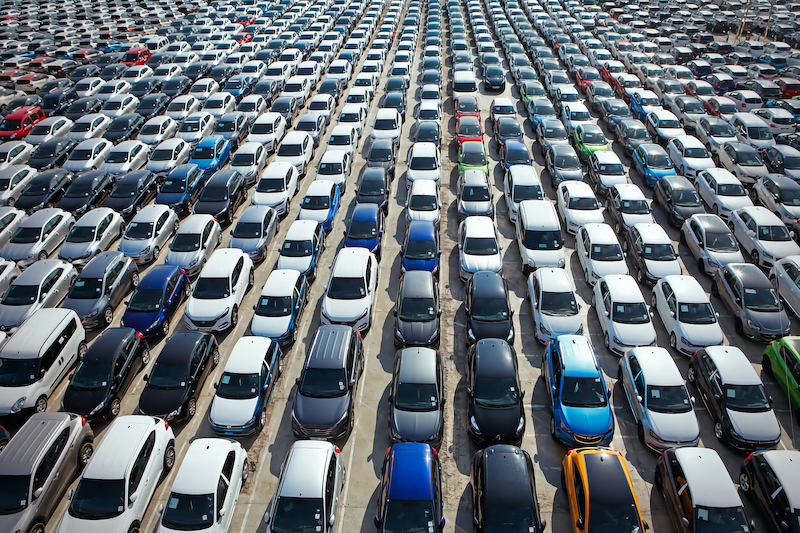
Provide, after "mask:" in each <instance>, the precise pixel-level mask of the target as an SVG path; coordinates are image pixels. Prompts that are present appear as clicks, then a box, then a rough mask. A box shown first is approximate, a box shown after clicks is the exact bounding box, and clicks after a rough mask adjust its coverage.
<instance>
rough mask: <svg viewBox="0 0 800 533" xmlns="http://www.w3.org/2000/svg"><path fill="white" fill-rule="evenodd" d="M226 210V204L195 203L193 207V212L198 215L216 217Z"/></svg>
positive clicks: (225, 202)
mask: <svg viewBox="0 0 800 533" xmlns="http://www.w3.org/2000/svg"><path fill="white" fill-rule="evenodd" d="M227 208H228V202H227V201H222V202H197V203H196V204H195V205H194V212H195V213H196V214H198V215H211V216H216V215H218V214H219V213H221V212H223V211H225V210H226V209H227Z"/></svg>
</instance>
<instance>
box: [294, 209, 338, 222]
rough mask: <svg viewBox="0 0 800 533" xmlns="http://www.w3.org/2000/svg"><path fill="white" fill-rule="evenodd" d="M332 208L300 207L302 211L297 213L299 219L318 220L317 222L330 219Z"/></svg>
mask: <svg viewBox="0 0 800 533" xmlns="http://www.w3.org/2000/svg"><path fill="white" fill-rule="evenodd" d="M329 214H330V209H303V208H302V207H301V208H300V213H299V214H298V215H297V220H316V221H317V222H324V221H325V220H327V219H328V215H329Z"/></svg>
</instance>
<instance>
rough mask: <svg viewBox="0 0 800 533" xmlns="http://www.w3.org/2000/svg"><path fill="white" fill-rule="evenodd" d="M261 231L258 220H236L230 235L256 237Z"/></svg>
mask: <svg viewBox="0 0 800 533" xmlns="http://www.w3.org/2000/svg"><path fill="white" fill-rule="evenodd" d="M263 233H264V232H263V230H262V228H261V223H259V222H238V223H237V224H236V226H235V227H234V228H233V232H232V233H231V236H232V237H233V238H234V239H258V238H260V237H261V236H262V234H263Z"/></svg>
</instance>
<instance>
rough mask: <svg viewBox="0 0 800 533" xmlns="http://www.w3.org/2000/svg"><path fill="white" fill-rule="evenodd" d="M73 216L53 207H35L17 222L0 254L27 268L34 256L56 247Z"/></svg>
mask: <svg viewBox="0 0 800 533" xmlns="http://www.w3.org/2000/svg"><path fill="white" fill-rule="evenodd" d="M73 225H75V218H74V217H73V216H72V215H70V214H69V213H67V212H66V211H64V210H62V209H58V208H57V207H50V208H45V209H41V210H39V211H37V212H36V213H34V214H33V215H31V216H30V217H28V218H27V219H25V220H24V221H23V222H22V224H20V225H19V226H18V227H17V229H16V231H14V234H13V235H11V238H10V239H9V240H8V242H7V243H6V244H5V246H3V248H2V250H0V256H2V257H3V258H5V259H9V260H11V261H16V262H17V266H19V267H20V268H27V267H28V266H30V265H31V264H32V263H33V262H34V261H36V260H37V259H46V258H47V257H48V256H49V255H50V254H52V253H53V252H54V251H55V250H56V248H58V247H59V246H60V245H61V243H62V242H64V239H66V238H67V234H68V233H69V230H70V229H71V228H72V226H73Z"/></svg>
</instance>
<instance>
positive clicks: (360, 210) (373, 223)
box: [344, 204, 385, 261]
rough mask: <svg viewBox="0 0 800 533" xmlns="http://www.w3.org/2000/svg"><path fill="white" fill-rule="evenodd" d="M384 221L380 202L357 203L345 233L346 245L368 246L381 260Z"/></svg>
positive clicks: (349, 246)
mask: <svg viewBox="0 0 800 533" xmlns="http://www.w3.org/2000/svg"><path fill="white" fill-rule="evenodd" d="M384 222H385V218H384V214H383V210H382V209H381V208H380V207H378V204H357V205H356V207H355V209H353V216H352V217H351V218H350V225H349V226H348V227H347V232H346V233H345V240H344V245H345V246H347V247H348V248H366V249H367V250H369V251H370V252H372V253H373V254H375V257H376V258H377V259H378V261H380V260H381V242H382V241H383V229H384Z"/></svg>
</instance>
